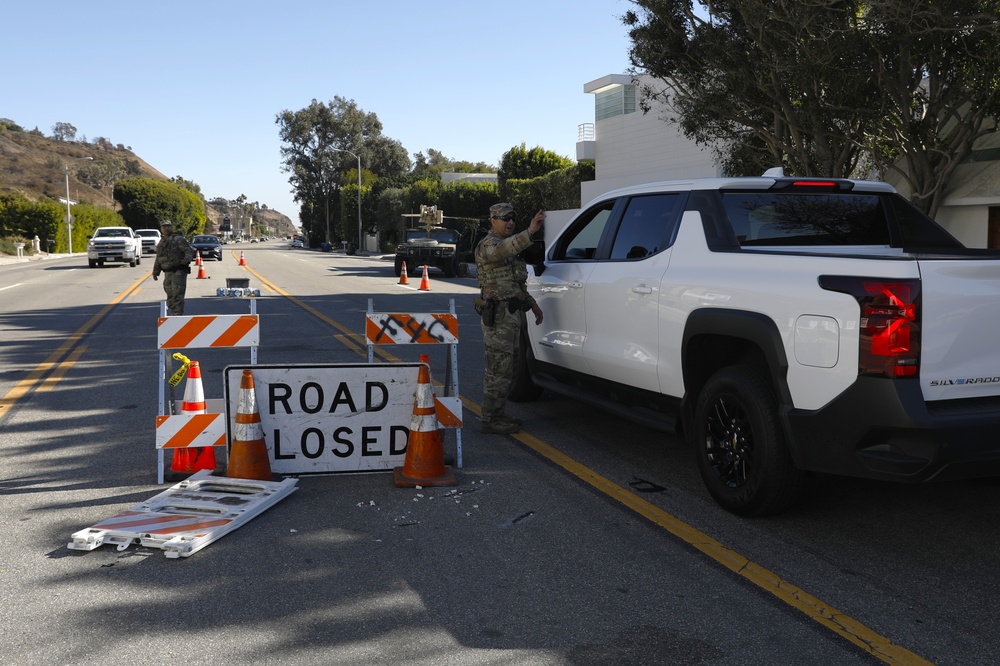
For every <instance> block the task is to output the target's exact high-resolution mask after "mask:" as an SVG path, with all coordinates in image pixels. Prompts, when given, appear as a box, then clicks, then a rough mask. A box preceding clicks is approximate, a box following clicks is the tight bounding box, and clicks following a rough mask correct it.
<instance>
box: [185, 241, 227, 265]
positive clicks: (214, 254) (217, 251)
mask: <svg viewBox="0 0 1000 666" xmlns="http://www.w3.org/2000/svg"><path fill="white" fill-rule="evenodd" d="M191 247H192V248H194V249H195V250H197V251H198V252H200V253H201V258H202V260H204V259H215V260H216V261H222V243H220V242H219V239H218V237H216V236H195V237H194V238H192V239H191Z"/></svg>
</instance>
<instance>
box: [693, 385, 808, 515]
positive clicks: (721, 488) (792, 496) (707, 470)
mask: <svg viewBox="0 0 1000 666" xmlns="http://www.w3.org/2000/svg"><path fill="white" fill-rule="evenodd" d="M693 434H694V442H695V452H696V456H697V463H698V471H699V472H700V474H701V478H702V481H703V482H704V483H705V487H706V488H707V489H708V492H709V494H710V495H712V497H713V499H715V501H716V502H718V503H719V504H720V505H721V506H722V507H723V508H724V509H726V510H727V511H730V512H732V513H734V514H737V515H740V516H763V515H768V514H774V513H780V512H781V511H784V510H786V509H787V508H789V507H790V506H791V505H793V504H794V503H795V502H796V501H797V500H798V498H799V496H800V495H801V493H802V489H803V486H804V474H803V473H802V472H801V471H799V470H798V469H796V468H795V465H794V463H793V461H792V457H791V455H790V453H789V451H788V447H787V445H786V444H785V437H784V433H783V432H782V429H781V425H780V423H779V422H778V408H777V399H776V398H775V394H774V389H773V388H772V386H771V384H770V382H768V381H767V380H766V379H765V378H764V377H763V376H761V374H760V372H758V371H757V370H755V369H754V368H751V367H750V366H745V365H738V366H731V367H727V368H722V369H721V370H719V371H718V372H716V373H715V374H714V375H712V377H711V378H709V380H708V382H706V383H705V387H704V388H703V389H702V391H701V394H700V395H699V397H698V401H697V404H696V406H695V413H694V428H693Z"/></svg>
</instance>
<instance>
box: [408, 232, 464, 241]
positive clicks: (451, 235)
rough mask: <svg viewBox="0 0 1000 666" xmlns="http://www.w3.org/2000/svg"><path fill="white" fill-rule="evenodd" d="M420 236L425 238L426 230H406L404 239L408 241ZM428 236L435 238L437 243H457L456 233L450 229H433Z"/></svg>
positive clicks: (418, 238) (417, 238)
mask: <svg viewBox="0 0 1000 666" xmlns="http://www.w3.org/2000/svg"><path fill="white" fill-rule="evenodd" d="M421 238H427V232H426V231H419V230H417V231H407V232H406V240H408V241H414V240H420V239H421ZM430 238H431V239H433V240H436V241H437V242H438V243H452V244H454V243H458V234H456V233H455V232H454V231H452V230H451V229H434V230H432V231H431V233H430Z"/></svg>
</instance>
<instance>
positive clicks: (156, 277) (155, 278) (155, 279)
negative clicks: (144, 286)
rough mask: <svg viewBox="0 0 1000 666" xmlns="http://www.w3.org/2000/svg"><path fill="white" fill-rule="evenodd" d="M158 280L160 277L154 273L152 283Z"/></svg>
mask: <svg viewBox="0 0 1000 666" xmlns="http://www.w3.org/2000/svg"><path fill="white" fill-rule="evenodd" d="M159 279H160V276H159V275H157V274H156V273H153V282H156V281H157V280H159Z"/></svg>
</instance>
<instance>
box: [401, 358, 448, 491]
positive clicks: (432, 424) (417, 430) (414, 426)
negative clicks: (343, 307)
mask: <svg viewBox="0 0 1000 666" xmlns="http://www.w3.org/2000/svg"><path fill="white" fill-rule="evenodd" d="M392 476H393V480H394V481H395V483H396V487H397V488H413V487H415V486H457V485H458V479H456V478H455V473H454V472H453V471H452V469H451V467H449V466H447V465H445V464H444V445H443V442H442V435H441V429H440V425H439V424H438V420H437V414H436V413H435V410H434V393H433V392H432V391H431V371H430V369H429V368H428V366H427V365H426V364H424V363H421V364H420V374H419V375H418V376H417V391H416V394H415V396H414V400H413V416H412V417H410V435H409V437H408V438H407V440H406V458H405V459H404V461H403V466H402V467H394V468H393V470H392Z"/></svg>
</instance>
